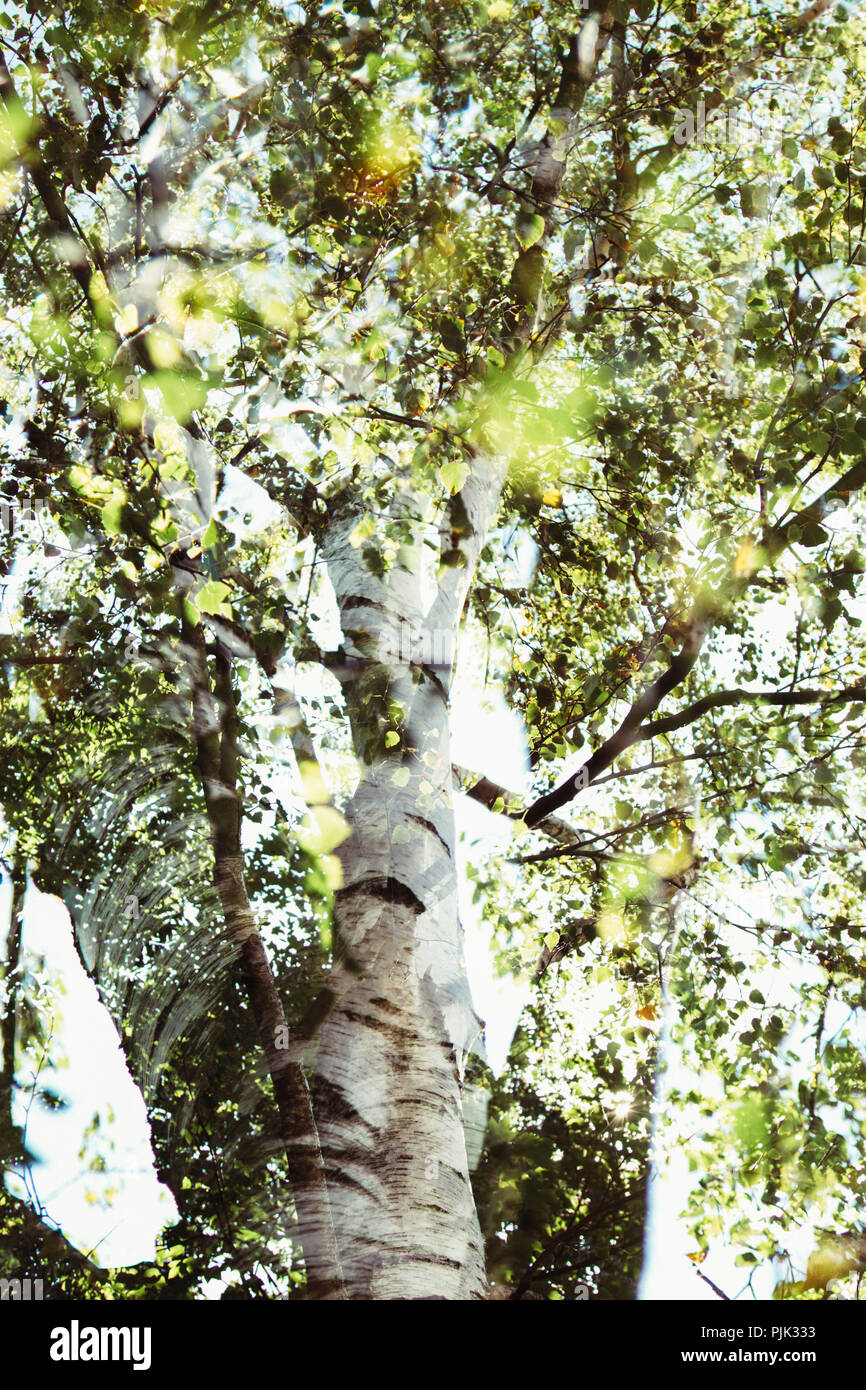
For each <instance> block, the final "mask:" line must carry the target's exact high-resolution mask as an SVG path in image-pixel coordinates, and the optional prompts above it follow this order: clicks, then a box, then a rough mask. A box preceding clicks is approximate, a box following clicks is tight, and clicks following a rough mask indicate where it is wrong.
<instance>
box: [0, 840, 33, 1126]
mask: <svg viewBox="0 0 866 1390" xmlns="http://www.w3.org/2000/svg"><path fill="white" fill-rule="evenodd" d="M10 877H11V880H12V902H11V905H10V911H9V931H8V934H7V937H6V952H5V956H4V960H3V975H4V979H5V982H6V1005H5V1008H4V1011H3V1027H2V1052H0V1105H2V1109H3V1123H4V1124H8V1126H9V1130H10V1133H11V1126H12V1107H13V1104H14V1099H15V1038H16V1033H17V1031H18V992H19V987H20V978H19V966H20V964H21V933H22V928H23V925H24V899H25V897H26V895H27V870H26V868H25V865H24V862H23V860H22V859H21V858H20V857H19V855H18V853H17V852H16V853H15V857H14V859H13V861H12V870H11V875H10Z"/></svg>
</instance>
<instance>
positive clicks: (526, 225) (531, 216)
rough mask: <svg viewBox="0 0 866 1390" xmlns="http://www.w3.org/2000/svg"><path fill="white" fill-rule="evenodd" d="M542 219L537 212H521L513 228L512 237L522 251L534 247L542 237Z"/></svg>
mask: <svg viewBox="0 0 866 1390" xmlns="http://www.w3.org/2000/svg"><path fill="white" fill-rule="evenodd" d="M544 226H545V222H544V218H543V217H542V216H541V215H540V213H537V212H521V213H520V214H519V215H518V218H517V222H516V224H515V227H514V235H515V236H516V237H517V240H518V242H519V244H520V246H521V247H522V249H523V250H524V251H528V250H529V248H530V246H534V245H535V243H536V242H537V241H540V240H541V238H542V237H543V236H544Z"/></svg>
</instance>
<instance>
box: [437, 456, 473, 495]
mask: <svg viewBox="0 0 866 1390" xmlns="http://www.w3.org/2000/svg"><path fill="white" fill-rule="evenodd" d="M439 477H440V479H441V480H442V485H443V487H446V488H447V489H448V491H449V492H450V493H451V495H452V497H453V496H454V494H455V493H458V492H459V491H460V489H461V488H462V486H463V484H464V483H465V482H466V479H467V478H468V477H469V467H468V465H467V464H465V463H464V462H463V460H462V459H449V461H448V462H447V463H443V465H442V467H441V468H440V469H439Z"/></svg>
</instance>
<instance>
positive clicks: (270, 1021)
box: [183, 619, 344, 1299]
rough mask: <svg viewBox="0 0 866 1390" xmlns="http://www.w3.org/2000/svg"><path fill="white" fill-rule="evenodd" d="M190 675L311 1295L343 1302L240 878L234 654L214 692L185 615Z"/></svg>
mask: <svg viewBox="0 0 866 1390" xmlns="http://www.w3.org/2000/svg"><path fill="white" fill-rule="evenodd" d="M183 641H184V646H185V649H186V657H187V664H188V668H189V671H190V677H191V683H192V698H193V717H194V727H195V739H196V749H197V762H198V768H199V773H200V776H201V780H202V787H203V790H204V797H205V804H206V806H207V814H208V819H209V822H210V828H211V841H212V844H213V853H214V881H215V883H216V887H217V891H218V892H219V896H220V902H221V905H222V909H223V917H224V920H225V925H226V931H227V933H228V935H229V937H230V939H231V941H232V942H233V944H234V945H235V947H236V949H237V952H238V958H239V963H240V967H241V973H242V977H243V981H244V985H245V987H246V992H247V997H248V999H249V1001H250V1007H251V1009H252V1013H253V1017H254V1019H255V1023H256V1028H257V1031H258V1034H259V1039H260V1041H261V1045H262V1050H263V1052H264V1055H265V1060H266V1063H267V1067H268V1073H269V1076H270V1079H271V1084H272V1087H273V1094H274V1099H275V1100H276V1103H277V1109H278V1111H279V1117H280V1137H281V1139H282V1142H283V1147H284V1149H285V1152H286V1158H287V1162H288V1170H289V1181H290V1183H291V1187H292V1195H293V1197H294V1199H295V1209H296V1213H297V1218H298V1227H299V1233H300V1240H301V1246H302V1249H303V1252H304V1263H305V1265H306V1270H307V1295H308V1297H309V1298H311V1299H333V1298H342V1297H343V1296H344V1295H343V1286H342V1276H341V1271H340V1266H339V1257H338V1253H337V1247H336V1241H335V1237H334V1230H333V1224H332V1220H331V1214H330V1208H329V1203H328V1193H327V1188H326V1184H325V1175H324V1168H323V1164H322V1155H321V1151H320V1148H319V1139H318V1135H317V1133H316V1122H315V1117H314V1115H313V1107H312V1098H311V1096H310V1091H309V1087H308V1084H307V1078H306V1076H305V1075H304V1071H303V1068H302V1067H301V1065H300V1063H299V1062H298V1061H297V1060H296V1059H295V1058H293V1057H292V1056H291V1053H290V1052H289V1050H288V1046H287V1041H288V1028H287V1025H286V1017H285V1013H284V1011H283V1006H282V1002H281V1000H280V997H279V994H278V992H277V987H276V982H275V980H274V977H273V972H272V971H271V966H270V961H269V959H268V955H267V951H266V950H265V946H264V942H263V941H262V938H261V934H260V932H259V929H258V925H257V923H256V919H255V913H254V912H253V910H252V907H251V905H250V901H249V897H248V895H247V890H246V885H245V883H244V860H243V851H242V848H241V826H242V822H243V810H242V805H241V798H240V794H239V792H238V787H237V772H238V750H237V712H236V708H235V699H234V692H233V689H232V680H231V657H230V655H229V653H228V651H227V650H226V648H225V647H224V646H223V645H222V643H219V642H218V643H217V652H216V658H215V660H216V680H215V683H214V687H213V690H212V689H211V681H210V676H209V672H208V665H207V652H206V649H205V639H204V632H203V630H202V628H201V625H200V624H198V625H195V626H193V625H192V624H191V623H190V622H189V621H187V620H186V619H184V621H183Z"/></svg>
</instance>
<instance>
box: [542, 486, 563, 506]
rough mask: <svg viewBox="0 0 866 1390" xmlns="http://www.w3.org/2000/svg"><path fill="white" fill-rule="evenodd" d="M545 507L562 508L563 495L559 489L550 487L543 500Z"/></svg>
mask: <svg viewBox="0 0 866 1390" xmlns="http://www.w3.org/2000/svg"><path fill="white" fill-rule="evenodd" d="M541 500H542V502H543V503H544V505H545V507H561V506H562V493H561V492H560V490H559V488H558V487H549V488H548V489H547V490H546V492H545V493H544V494H543V496H542V498H541Z"/></svg>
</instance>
